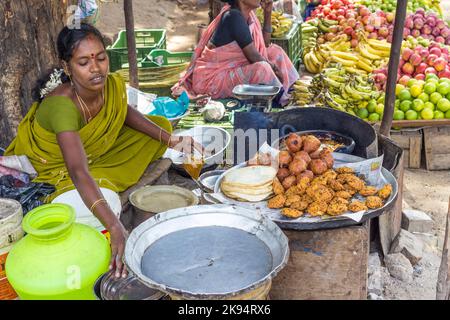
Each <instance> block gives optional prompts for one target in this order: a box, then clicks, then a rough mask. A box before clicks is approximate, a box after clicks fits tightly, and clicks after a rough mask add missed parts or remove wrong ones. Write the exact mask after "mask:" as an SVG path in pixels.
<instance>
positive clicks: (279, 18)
mask: <svg viewBox="0 0 450 320" xmlns="http://www.w3.org/2000/svg"><path fill="white" fill-rule="evenodd" d="M256 16H257V17H258V20H259V22H261V24H263V23H264V12H263V9H262V8H261V7H259V8H258V9H256ZM271 16H272V34H271V36H272V38H281V37H283V36H284V35H285V34H287V33H288V32H289V31H290V30H291V28H292V24H293V23H294V22H293V20H292V19H290V18H288V17H285V16H284V15H283V12H281V11H272V14H271Z"/></svg>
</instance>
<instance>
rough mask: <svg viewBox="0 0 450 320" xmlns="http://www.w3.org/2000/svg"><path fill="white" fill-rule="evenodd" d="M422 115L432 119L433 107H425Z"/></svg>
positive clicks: (426, 118) (424, 117)
mask: <svg viewBox="0 0 450 320" xmlns="http://www.w3.org/2000/svg"><path fill="white" fill-rule="evenodd" d="M420 116H421V117H422V118H423V119H425V120H431V119H433V117H434V112H433V110H431V109H423V110H422V111H421V112H420Z"/></svg>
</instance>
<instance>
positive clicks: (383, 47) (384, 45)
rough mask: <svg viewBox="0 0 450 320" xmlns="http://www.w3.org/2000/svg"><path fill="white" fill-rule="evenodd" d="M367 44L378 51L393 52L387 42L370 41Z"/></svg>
mask: <svg viewBox="0 0 450 320" xmlns="http://www.w3.org/2000/svg"><path fill="white" fill-rule="evenodd" d="M367 42H368V43H369V45H370V46H371V47H373V48H374V49H378V50H389V51H390V50H391V44H390V43H389V42H387V41H381V40H377V39H368V40H367Z"/></svg>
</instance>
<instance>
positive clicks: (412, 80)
mask: <svg viewBox="0 0 450 320" xmlns="http://www.w3.org/2000/svg"><path fill="white" fill-rule="evenodd" d="M416 83H417V80H416V79H414V78H411V79H409V80H408V83H407V84H406V85H407V86H408V87H409V88H411V87H412V86H413V85H415V84H416Z"/></svg>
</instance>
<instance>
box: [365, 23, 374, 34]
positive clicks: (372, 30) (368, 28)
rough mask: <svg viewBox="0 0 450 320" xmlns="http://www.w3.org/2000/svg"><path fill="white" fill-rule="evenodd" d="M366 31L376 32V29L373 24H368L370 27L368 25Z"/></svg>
mask: <svg viewBox="0 0 450 320" xmlns="http://www.w3.org/2000/svg"><path fill="white" fill-rule="evenodd" d="M365 29H366V31H367V32H374V30H375V27H374V26H373V25H371V24H368V25H366V27H365Z"/></svg>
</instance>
